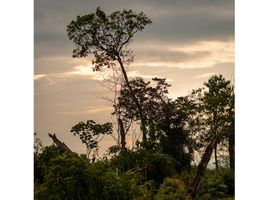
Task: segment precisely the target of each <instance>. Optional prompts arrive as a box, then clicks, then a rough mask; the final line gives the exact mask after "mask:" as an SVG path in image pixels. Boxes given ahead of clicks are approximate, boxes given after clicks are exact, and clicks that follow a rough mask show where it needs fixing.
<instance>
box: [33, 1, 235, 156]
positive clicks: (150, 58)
mask: <svg viewBox="0 0 268 200" xmlns="http://www.w3.org/2000/svg"><path fill="white" fill-rule="evenodd" d="M34 2H35V4H34V45H35V46H34V71H35V76H34V78H35V88H34V101H35V105H34V119H35V122H34V130H35V132H37V134H38V137H40V138H41V139H42V141H43V143H44V144H45V145H49V144H51V143H52V142H51V140H50V139H49V138H48V136H47V133H48V132H52V133H56V134H57V136H58V137H59V138H60V139H61V140H63V141H64V142H65V143H66V144H67V145H68V146H69V147H70V148H71V149H72V150H73V151H76V152H81V153H84V152H85V146H84V145H83V144H82V143H81V142H80V140H79V138H77V137H75V136H73V135H72V134H71V133H70V129H71V127H72V126H74V125H75V124H76V123H78V122H80V121H86V120H88V119H93V120H95V121H96V122H100V123H103V122H106V121H112V119H111V115H110V113H111V112H112V108H111V105H110V103H109V102H107V101H106V100H104V98H103V97H108V96H109V95H111V93H110V92H109V91H108V90H107V89H105V88H103V87H102V86H101V83H100V79H101V75H100V74H98V73H96V72H94V73H93V72H92V70H91V67H92V66H91V58H90V57H89V58H86V59H73V58H72V50H73V48H74V45H73V43H72V42H71V41H70V40H68V37H67V33H66V26H67V25H68V24H69V23H70V22H71V21H72V20H73V19H75V18H76V16H77V15H84V14H88V13H92V12H95V10H96V7H98V6H100V7H101V8H102V9H103V10H104V11H105V12H106V13H111V12H113V11H115V10H122V9H132V10H135V11H137V12H140V11H143V12H144V13H145V14H146V15H147V16H148V17H150V18H151V20H152V22H153V23H152V24H151V25H149V26H147V27H146V28H145V30H144V31H142V32H139V33H137V34H136V35H135V38H134V40H133V42H132V43H131V45H130V47H131V49H132V50H133V51H134V53H135V61H134V63H133V64H131V65H130V66H129V67H128V73H129V74H130V75H131V76H135V75H138V76H142V77H144V78H145V79H148V78H151V77H155V76H158V77H166V78H167V80H168V81H169V82H170V83H171V84H172V87H171V88H170V96H171V97H174V98H175V97H178V96H182V95H186V94H187V93H188V92H189V91H190V90H191V89H195V88H198V87H200V86H202V83H203V82H204V81H206V80H207V79H208V78H209V77H210V76H211V75H212V74H216V73H217V74H218V73H220V74H223V75H224V77H225V78H226V79H233V77H234V1H233V0H225V1H222V0H202V1H201V0H169V1H166V0H162V1H161V0H147V1H145V0H135V1H133V0H132V1H131V0H109V1H108V0H107V1H104V0H76V1H74V0H56V1H55V0H45V1H44V0H35V1H34ZM114 144H115V143H114V140H113V138H112V137H110V138H109V137H107V138H105V139H104V140H103V142H102V143H101V145H102V146H103V148H102V151H104V150H105V148H106V147H107V146H109V145H114Z"/></svg>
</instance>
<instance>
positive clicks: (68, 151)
mask: <svg viewBox="0 0 268 200" xmlns="http://www.w3.org/2000/svg"><path fill="white" fill-rule="evenodd" d="M48 136H49V137H50V138H51V139H52V140H53V142H54V144H56V145H57V146H58V147H59V148H60V149H61V150H62V151H63V152H65V153H73V152H72V151H71V149H70V148H69V147H68V146H67V145H66V144H65V143H64V142H61V141H60V140H59V139H58V138H57V137H56V135H55V134H50V133H48Z"/></svg>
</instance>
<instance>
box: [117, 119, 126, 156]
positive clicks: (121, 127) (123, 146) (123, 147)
mask: <svg viewBox="0 0 268 200" xmlns="http://www.w3.org/2000/svg"><path fill="white" fill-rule="evenodd" d="M117 121H118V126H119V133H120V138H121V141H120V142H121V151H125V150H126V132H125V129H124V125H123V121H122V120H121V119H120V118H118V119H117Z"/></svg>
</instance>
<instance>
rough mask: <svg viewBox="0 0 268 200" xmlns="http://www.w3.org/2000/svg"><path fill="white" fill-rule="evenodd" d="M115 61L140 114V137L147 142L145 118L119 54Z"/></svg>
mask: <svg viewBox="0 0 268 200" xmlns="http://www.w3.org/2000/svg"><path fill="white" fill-rule="evenodd" d="M117 61H118V62H119V64H120V67H121V71H122V74H123V77H124V80H125V83H126V85H127V87H128V89H129V91H130V95H131V96H132V99H133V101H134V103H135V104H136V106H137V109H138V113H139V116H140V120H141V131H142V139H143V141H144V142H145V143H147V130H146V125H145V119H144V115H143V112H142V108H141V105H140V103H139V101H138V99H137V98H136V96H135V94H134V92H133V89H132V87H131V85H130V83H129V80H128V77H127V73H126V70H125V67H124V65H123V63H122V60H121V58H120V56H119V55H118V56H117Z"/></svg>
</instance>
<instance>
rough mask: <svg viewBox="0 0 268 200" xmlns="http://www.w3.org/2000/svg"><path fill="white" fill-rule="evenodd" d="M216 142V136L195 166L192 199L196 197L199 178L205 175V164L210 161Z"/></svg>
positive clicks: (199, 182) (199, 183)
mask: <svg viewBox="0 0 268 200" xmlns="http://www.w3.org/2000/svg"><path fill="white" fill-rule="evenodd" d="M216 144H217V137H215V138H213V140H212V141H211V142H210V144H209V145H208V146H207V148H206V150H205V153H204V154H203V156H202V158H201V161H200V163H199V165H198V167H197V172H196V175H195V177H194V179H193V188H192V194H191V196H192V200H196V199H197V195H198V192H199V190H200V185H201V180H202V178H203V176H204V175H205V171H206V169H207V165H208V163H209V161H210V158H211V155H212V153H213V149H214V148H215V146H216Z"/></svg>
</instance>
